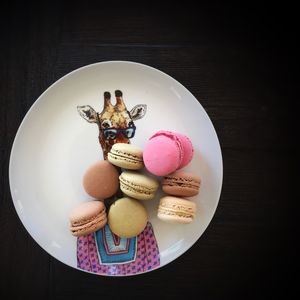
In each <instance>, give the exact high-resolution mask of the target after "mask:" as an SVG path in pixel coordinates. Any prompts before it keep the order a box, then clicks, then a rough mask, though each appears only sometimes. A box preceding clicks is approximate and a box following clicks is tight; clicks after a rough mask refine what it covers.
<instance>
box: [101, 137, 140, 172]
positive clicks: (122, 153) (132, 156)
mask: <svg viewBox="0 0 300 300" xmlns="http://www.w3.org/2000/svg"><path fill="white" fill-rule="evenodd" d="M107 158H108V160H109V162H111V163H112V164H113V165H115V166H118V167H121V168H124V169H129V170H139V169H142V168H143V167H144V163H143V151H142V149H141V148H139V147H137V146H135V145H131V144H123V143H116V144H114V145H113V146H112V148H111V150H110V152H109V153H108V157H107Z"/></svg>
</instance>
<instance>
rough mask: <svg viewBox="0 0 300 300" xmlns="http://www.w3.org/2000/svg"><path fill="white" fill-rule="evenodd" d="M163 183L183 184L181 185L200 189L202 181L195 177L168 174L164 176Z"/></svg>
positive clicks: (171, 184)
mask: <svg viewBox="0 0 300 300" xmlns="http://www.w3.org/2000/svg"><path fill="white" fill-rule="evenodd" d="M163 185H168V186H181V187H188V188H192V189H199V187H200V182H197V181H195V180H193V179H185V178H176V177H168V176H167V177H165V178H164V181H163Z"/></svg>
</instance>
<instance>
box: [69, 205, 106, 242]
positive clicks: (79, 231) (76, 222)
mask: <svg viewBox="0 0 300 300" xmlns="http://www.w3.org/2000/svg"><path fill="white" fill-rule="evenodd" d="M69 219H70V231H71V233H72V234H73V235H74V236H82V235H86V234H90V233H92V232H95V231H97V230H98V229H100V228H102V227H104V226H105V224H106V223H107V217H106V209H105V205H104V203H103V202H102V201H97V200H92V201H87V202H82V203H80V204H79V205H77V206H76V207H74V208H73V210H72V211H71V213H70V217H69Z"/></svg>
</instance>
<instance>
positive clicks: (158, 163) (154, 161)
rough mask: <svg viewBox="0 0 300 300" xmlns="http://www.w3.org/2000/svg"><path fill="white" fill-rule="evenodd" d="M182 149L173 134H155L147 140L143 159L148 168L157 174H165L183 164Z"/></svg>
mask: <svg viewBox="0 0 300 300" xmlns="http://www.w3.org/2000/svg"><path fill="white" fill-rule="evenodd" d="M182 155H183V154H182V149H181V146H180V144H179V142H178V140H177V139H176V138H174V136H171V135H165V134H161V135H154V136H153V137H151V138H150V140H149V141H147V143H146V145H145V148H144V153H143V159H144V164H145V167H146V169H147V170H148V171H149V172H150V173H152V174H154V175H157V176H165V175H167V174H169V173H172V172H174V171H175V170H177V168H178V167H179V165H181V160H182Z"/></svg>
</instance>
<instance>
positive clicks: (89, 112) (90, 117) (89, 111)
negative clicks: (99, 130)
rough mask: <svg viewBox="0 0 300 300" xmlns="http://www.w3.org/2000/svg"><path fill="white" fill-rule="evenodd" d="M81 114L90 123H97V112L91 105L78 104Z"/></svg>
mask: <svg viewBox="0 0 300 300" xmlns="http://www.w3.org/2000/svg"><path fill="white" fill-rule="evenodd" d="M77 110H78V112H79V114H80V115H81V116H82V117H83V118H84V119H85V120H86V121H88V122H89V123H97V121H98V119H97V113H96V111H95V110H94V109H93V108H92V107H91V106H89V105H83V106H77Z"/></svg>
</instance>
